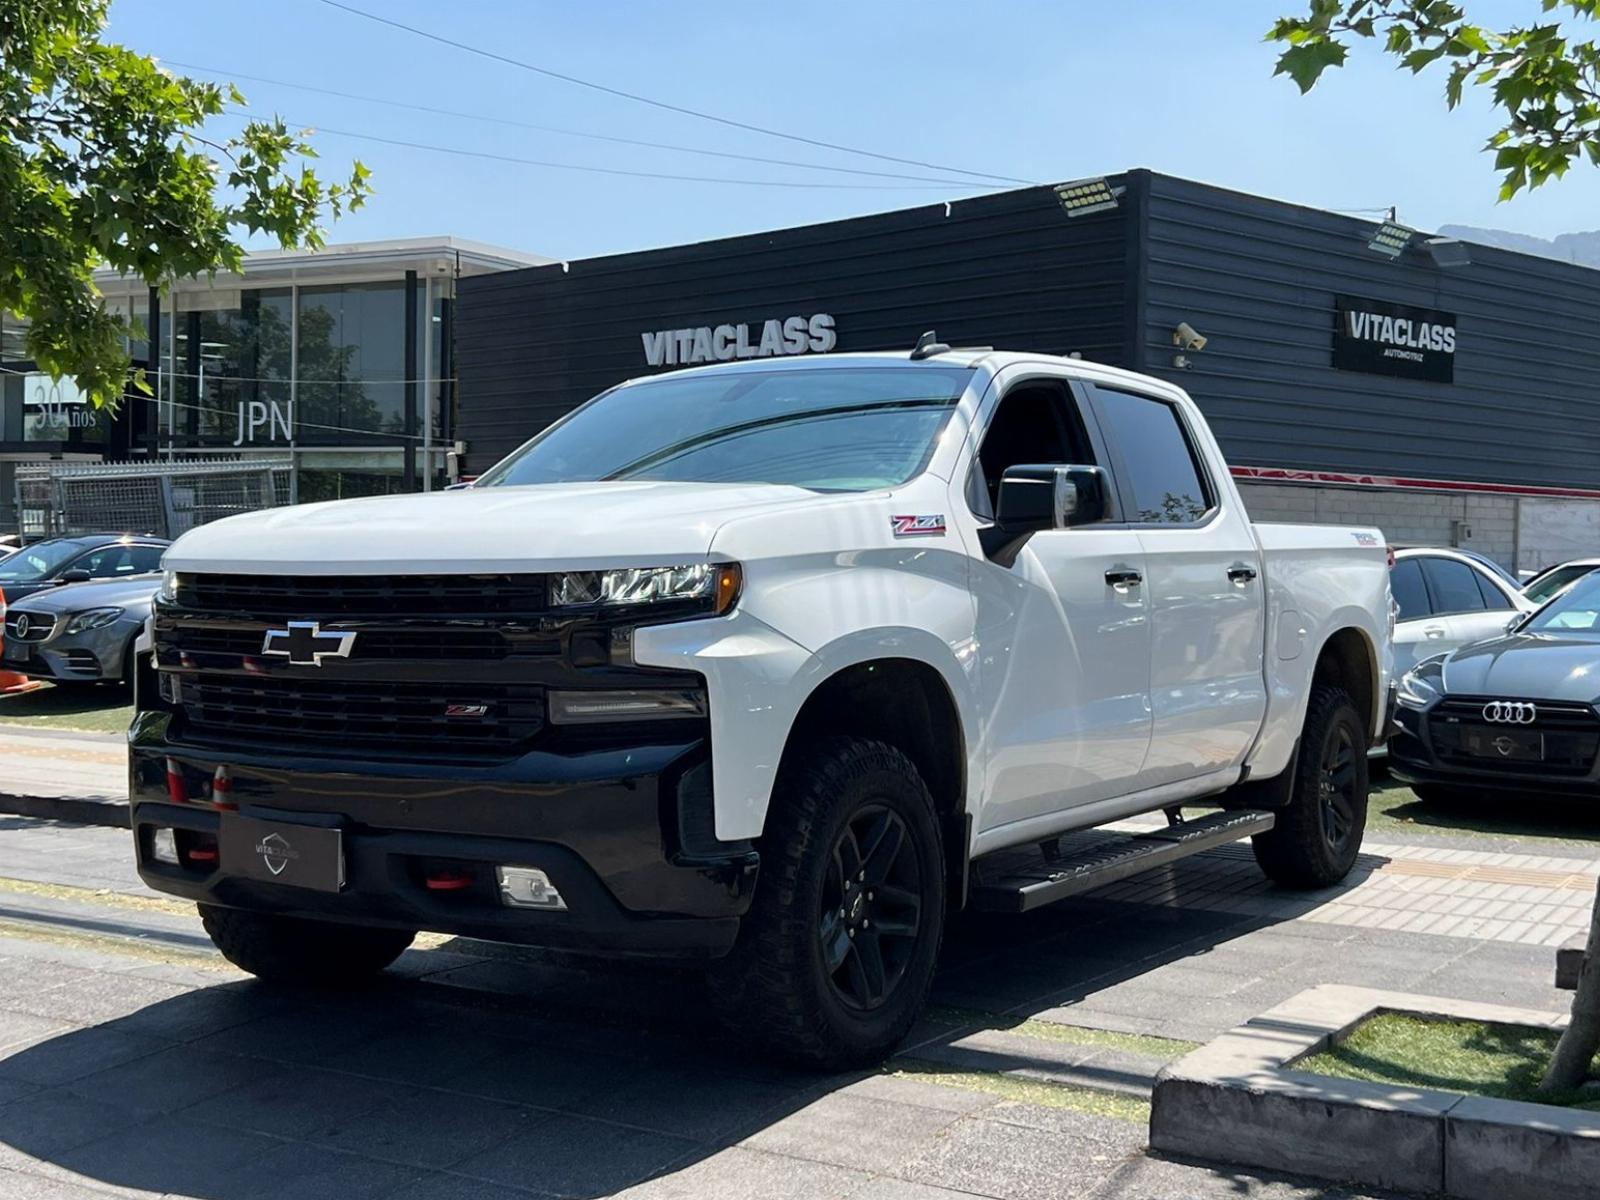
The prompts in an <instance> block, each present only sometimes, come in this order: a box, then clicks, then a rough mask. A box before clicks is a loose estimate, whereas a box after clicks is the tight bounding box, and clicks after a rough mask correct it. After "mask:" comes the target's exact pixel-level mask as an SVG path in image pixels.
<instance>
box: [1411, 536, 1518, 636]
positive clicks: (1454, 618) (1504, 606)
mask: <svg viewBox="0 0 1600 1200" xmlns="http://www.w3.org/2000/svg"><path fill="white" fill-rule="evenodd" d="M1421 562H1422V575H1423V578H1424V579H1426V580H1427V581H1428V593H1429V595H1431V596H1432V597H1433V611H1434V616H1435V618H1436V619H1437V620H1441V621H1443V623H1444V627H1445V636H1444V639H1443V641H1444V645H1442V646H1441V647H1440V649H1441V650H1454V649H1456V648H1457V647H1459V646H1469V645H1471V644H1472V643H1473V642H1482V641H1486V640H1488V639H1489V638H1492V637H1498V636H1499V635H1500V634H1502V633H1504V632H1505V628H1506V622H1507V621H1508V620H1509V619H1510V617H1511V615H1512V613H1513V612H1514V611H1515V606H1514V605H1513V603H1512V601H1511V600H1510V598H1509V597H1507V596H1506V595H1505V593H1504V592H1503V591H1501V589H1500V588H1499V587H1498V586H1496V584H1495V583H1494V581H1493V578H1492V577H1491V576H1490V574H1489V573H1488V572H1487V571H1484V570H1480V569H1479V568H1478V567H1476V566H1473V565H1471V564H1469V563H1465V562H1462V561H1461V560H1460V559H1457V558H1446V557H1444V556H1443V555H1427V556H1425V557H1423V558H1422V560H1421Z"/></svg>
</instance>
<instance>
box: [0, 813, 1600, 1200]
mask: <svg viewBox="0 0 1600 1200" xmlns="http://www.w3.org/2000/svg"><path fill="white" fill-rule="evenodd" d="M126 841H127V835H126V833H121V832H117V831H113V830H107V829H92V828H74V827H69V826H63V825H54V824H51V823H48V822H42V821H34V820H30V819H28V818H23V817H10V818H4V817H0V1196H4V1197H7V1198H8V1200H9V1198H10V1197H12V1196H16V1197H19V1198H21V1197H50V1198H52V1200H62V1198H66V1200H91V1197H103V1196H104V1195H106V1194H108V1193H109V1194H114V1195H122V1196H130V1195H131V1196H141V1197H142V1196H162V1195H170V1196H187V1197H199V1198H202V1200H235V1198H236V1197H249V1196H257V1195H259V1196H272V1197H283V1198H286V1200H311V1198H313V1197H323V1196H327V1197H335V1196H336V1197H341V1198H342V1197H365V1196H374V1197H380V1196H381V1197H401V1198H404V1200H421V1198H422V1197H424V1196H426V1197H430V1198H437V1197H446V1198H451V1197H455V1198H460V1200H466V1198H468V1197H471V1198H474V1200H512V1198H513V1197H527V1196H550V1195H562V1196H579V1197H599V1196H612V1195H621V1196H628V1197H639V1198H644V1200H654V1198H657V1197H673V1196H685V1197H688V1196H694V1197H701V1196H710V1195H714V1196H718V1197H724V1196H727V1197H741V1196H750V1197H762V1198H766V1197H786V1196H793V1197H802V1198H805V1200H811V1198H823V1197H851V1198H854V1197H864V1198H868V1200H871V1198H875V1197H876V1198H886V1200H940V1198H944V1200H955V1198H956V1197H959V1196H972V1195H977V1196H987V1197H995V1198H1000V1200H1012V1198H1017V1200H1033V1198H1041V1200H1042V1198H1046V1197H1069V1198H1076V1197H1087V1198H1091V1200H1156V1198H1157V1197H1160V1198H1162V1200H1167V1198H1179V1197H1181V1198H1184V1200H1188V1198H1191V1197H1192V1198H1194V1200H1212V1198H1216V1200H1222V1198H1223V1197H1230V1198H1233V1197H1246V1198H1252V1200H1254V1198H1260V1200H1291V1198H1294V1200H1311V1198H1312V1197H1333V1196H1343V1195H1346V1193H1343V1192H1340V1191H1339V1190H1337V1189H1332V1190H1329V1189H1327V1188H1326V1187H1324V1186H1320V1185H1311V1184H1305V1183H1300V1182H1297V1181H1294V1180H1288V1179H1274V1178H1263V1177H1261V1176H1260V1175H1257V1174H1253V1173H1250V1172H1239V1171H1232V1170H1222V1169H1216V1168H1211V1167H1206V1166H1204V1165H1199V1164H1193V1163H1179V1162H1169V1161H1163V1160H1160V1159H1156V1158H1152V1157H1150V1156H1149V1155H1148V1154H1147V1153H1146V1152H1145V1150H1144V1146H1145V1142H1146V1125H1145V1122H1146V1120H1147V1105H1146V1101H1145V1096H1146V1095H1147V1093H1148V1087H1149V1080H1150V1078H1151V1076H1152V1075H1153V1074H1154V1072H1155V1071H1156V1070H1158V1069H1159V1067H1160V1066H1161V1065H1162V1063H1163V1062H1165V1061H1168V1060H1169V1059H1171V1058H1172V1057H1175V1056H1176V1055H1178V1054H1181V1053H1183V1052H1184V1051H1185V1050H1186V1049H1187V1048H1188V1045H1189V1043H1191V1042H1195V1041H1201V1040H1205V1039H1208V1038H1210V1037H1212V1036H1215V1035H1216V1034H1217V1033H1220V1032H1222V1031H1223V1030H1224V1029H1226V1028H1228V1027H1230V1026H1232V1025H1234V1024H1236V1023H1238V1022H1239V1021H1241V1020H1243V1019H1245V1017H1247V1016H1253V1015H1255V1014H1257V1013H1259V1012H1261V1011H1263V1010H1264V1009H1266V1008H1268V1007H1271V1006H1272V1005H1274V1004H1276V1003H1278V1002H1279V1001H1280V1000H1281V999H1283V998H1286V997H1287V996H1289V995H1292V994H1294V993H1295V992H1297V991H1299V990H1301V989H1303V988H1304V987H1307V986H1310V984H1312V983H1316V982H1324V981H1330V982H1351V983H1358V984H1365V985H1368V986H1376V987H1393V988H1400V989H1403V990H1410V991H1422V992H1432V993H1435V994H1444V995H1455V996H1462V997H1465V998H1469V999H1482V1000H1494V1001H1500V1002H1504V1003H1512V1004H1518V1005H1525V1006H1530V1007H1541V1008H1545V1009H1547V1010H1549V1011H1557V1010H1559V1009H1560V1008H1562V1007H1564V1005H1565V1003H1566V1001H1567V998H1566V997H1565V996H1564V995H1562V994H1560V993H1557V992H1555V991H1554V990H1553V989H1552V988H1551V987H1550V986H1549V980H1550V965H1551V961H1552V959H1551V951H1549V950H1548V949H1547V948H1545V947H1543V946H1537V945H1532V944H1524V943H1523V942H1521V941H1517V940H1500V941H1495V940H1483V939H1481V938H1480V939H1470V938H1465V937H1458V936H1436V935H1430V934H1427V933H1416V932H1406V931H1404V930H1400V929H1392V928H1383V927H1377V926H1366V925H1360V924H1340V923H1334V922H1328V921H1320V920H1317V919H1315V918H1316V915H1317V914H1318V913H1320V912H1322V911H1323V910H1325V909H1327V908H1329V907H1333V906H1337V905H1339V904H1340V903H1342V902H1343V900H1344V899H1345V898H1347V897H1348V895H1350V894H1356V893H1359V892H1360V890H1361V889H1362V888H1363V887H1366V886H1368V881H1367V879H1363V880H1362V881H1360V882H1358V883H1357V884H1356V885H1355V886H1354V887H1353V889H1351V892H1348V893H1341V892H1338V891H1337V890H1334V891H1332V892H1331V893H1330V894H1329V895H1327V896H1324V897H1322V898H1320V900H1314V903H1315V904H1316V905H1317V906H1316V907H1313V908H1311V909H1309V910H1308V909H1306V908H1305V907H1304V905H1305V903H1306V902H1307V898H1305V897H1302V896H1295V895H1293V894H1291V893H1282V892H1278V891H1275V890H1273V889H1270V888H1261V889H1255V888H1253V880H1249V879H1247V877H1246V876H1245V875H1243V874H1242V873H1235V872H1232V871H1231V870H1230V869H1229V868H1230V862H1231V860H1229V859H1228V858H1227V856H1223V858H1222V860H1221V864H1220V866H1218V865H1217V864H1213V865H1212V866H1210V867H1206V866H1202V865H1196V864H1192V863H1191V864H1184V865H1181V866H1187V867H1188V870H1186V871H1185V870H1180V869H1173V870H1172V871H1169V872H1167V873H1165V874H1163V875H1162V876H1161V878H1159V879H1157V878H1151V879H1149V880H1147V881H1146V882H1145V886H1146V888H1147V889H1149V890H1148V894H1147V895H1146V897H1145V899H1142V900H1141V899H1136V898H1130V897H1120V898H1118V897H1114V896H1112V895H1111V894H1110V893H1112V892H1114V891H1115V890H1116V889H1105V890H1104V891H1103V892H1102V893H1101V894H1099V895H1095V896H1090V897H1086V898H1084V899H1082V900H1077V901H1071V902H1067V903H1065V904H1062V905H1059V906H1055V907H1053V908H1049V909H1045V910H1043V911H1041V912H1039V913H1034V914H1028V915H1027V916H1024V917H1021V918H1017V917H1004V918H998V917H996V918H988V917H983V918H977V917H975V918H970V919H963V920H960V921H958V922H956V923H955V924H954V925H953V926H952V928H951V930H950V932H949V935H948V938H947V944H946V951H945V960H944V963H945V965H944V967H943V969H942V970H941V972H940V975H939V979H938V983H937V995H936V1003H935V1005H934V1008H933V1009H932V1011H931V1012H930V1015H929V1018H928V1019H927V1020H926V1021H924V1022H923V1023H922V1025H921V1026H920V1027H919V1028H918V1030H917V1031H916V1032H915V1034H914V1036H913V1037H912V1038H911V1039H909V1041H908V1043H907V1044H906V1046H905V1047H903V1049H902V1051H901V1053H900V1054H899V1055H898V1056H897V1057H896V1058H895V1060H893V1061H892V1062H891V1063H889V1064H888V1065H887V1067H886V1068H885V1069H884V1070H883V1071H878V1072H871V1073H858V1074H852V1075H845V1076H835V1077H829V1076H817V1075H814V1074H806V1073H797V1072H792V1071H788V1070H784V1069H781V1068H777V1067H773V1066H771V1065H768V1064H766V1063H764V1062H761V1061H758V1060H754V1059H751V1058H749V1057H748V1056H746V1055H743V1054H742V1053H741V1052H740V1051H739V1050H738V1049H737V1048H735V1047H732V1046H730V1045H729V1044H728V1043H727V1042H726V1039H724V1038H723V1037H722V1036H721V1035H720V1033H719V1031H718V1030H717V1028H716V1026H715V1025H714V1024H713V1023H712V1022H711V1020H710V1018H709V1016H708V1010H707V1005H706V1001H705V993H704V990H703V984H701V983H700V981H699V980H698V979H696V978H695V977H694V976H692V975H689V974H685V973H674V972H665V971H661V970H652V969H646V968H640V967H629V966H618V965H596V964H586V963H582V962H578V961H574V960H569V959H563V958H560V957H556V956H547V955H541V954H538V953H533V952H527V951H520V950H514V949H508V948H500V947H490V946H486V945H484V944H481V943H470V942H464V941H459V940H451V939H445V938H428V939H420V940H419V948H418V949H414V950H412V951H410V952H408V953H407V954H406V955H405V956H404V957H403V958H402V959H401V961H400V963H399V964H398V968H397V970H396V971H395V972H393V973H392V975H391V977H390V978H388V979H386V980H385V981H384V982H383V983H382V984H381V985H379V986H378V987H376V988H373V989H371V990H368V991H363V992H360V993H357V994H354V995H347V996H342V997H341V996H329V995H325V994H324V995H310V994H300V993H282V992H271V991H268V990H267V989H264V988H262V987H260V986H258V985H256V984H254V983H252V982H249V981H247V980H246V979H245V978H244V977H243V976H241V975H239V974H238V973H237V972H235V971H233V970H231V969H230V968H228V967H227V966H226V965H225V964H223V963H222V962H221V961H220V960H219V959H218V958H217V957H216V956H215V955H214V954H213V953H212V952H211V951H210V948H209V946H208V944H207V943H206V941H205V939H204V936H203V933H201V931H200V930H199V927H198V922H197V921H196V919H195V917H194V914H193V910H192V909H190V908H188V907H187V906H185V905H182V904H178V903H176V902H173V901H170V900H167V899H164V898H159V897H156V896H154V895H153V894H151V893H149V892H147V891H145V890H144V889H142V888H141V887H140V886H139V884H138V882H137V879H136V877H135V876H134V874H133V872H132V868H131V864H130V863H129V861H128V856H127V845H126ZM1390 849H1391V850H1394V851H1396V852H1397V853H1398V852H1404V855H1405V856H1406V857H1405V859H1404V861H1412V862H1418V863H1427V862H1436V861H1439V860H1437V859H1435V858H1431V857H1421V856H1418V855H1417V854H1416V853H1415V851H1417V850H1418V849H1425V848H1419V847H1409V846H1404V845H1400V844H1396V845H1395V846H1393V847H1390ZM1531 857H1532V858H1543V857H1545V856H1541V855H1531ZM1391 861H1401V860H1400V859H1398V858H1396V859H1392V860H1391ZM1440 865H1441V866H1442V867H1444V868H1448V869H1449V870H1451V871H1459V870H1466V871H1468V872H1469V873H1470V872H1472V871H1478V870H1485V869H1487V870H1496V869H1511V870H1522V871H1546V872H1547V873H1548V874H1549V875H1550V876H1551V877H1552V878H1551V879H1550V880H1546V881H1545V882H1549V883H1553V882H1554V881H1555V878H1556V877H1559V878H1561V879H1565V878H1567V877H1569V876H1572V875H1581V874H1584V873H1586V872H1588V871H1590V870H1592V869H1594V867H1595V864H1594V862H1593V861H1592V860H1590V859H1588V858H1576V857H1574V858H1553V859H1551V861H1548V862H1524V861H1521V860H1512V861H1510V862H1504V863H1499V864H1487V863H1484V862H1482V861H1480V859H1479V858H1478V857H1477V856H1475V855H1473V854H1472V853H1471V852H1468V854H1467V857H1465V858H1459V857H1457V858H1452V859H1450V860H1447V861H1443V862H1441V864H1440ZM1373 873H1378V874H1381V873H1382V872H1381V871H1380V870H1379V869H1378V867H1377V865H1376V864H1374V866H1373ZM1151 874H1152V876H1155V875H1156V874H1157V873H1151ZM1368 878H1369V879H1370V875H1369V876H1368ZM1408 878H1409V877H1408ZM1415 878H1418V879H1429V878H1433V876H1430V875H1419V876H1416V877H1415ZM1228 879H1233V880H1234V886H1236V887H1237V889H1238V890H1239V893H1240V894H1239V896H1237V897H1236V899H1238V900H1240V901H1243V900H1249V901H1250V902H1251V903H1250V904H1249V905H1247V906H1243V907H1245V908H1248V909H1249V911H1230V910H1229V909H1228V908H1227V907H1225V906H1224V905H1223V898H1224V897H1223V894H1224V892H1225V890H1226V885H1225V881H1226V880H1228ZM1130 882H1133V881H1130ZM1468 882H1471V880H1468ZM1520 886H1532V885H1530V884H1524V885H1520ZM1420 894H1422V895H1426V894H1428V893H1420ZM1208 905H1209V906H1208ZM1236 907H1238V906H1236ZM1180 1039H1186V1040H1180ZM7 1172H9V1173H7Z"/></svg>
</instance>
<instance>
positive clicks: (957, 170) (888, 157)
mask: <svg viewBox="0 0 1600 1200" xmlns="http://www.w3.org/2000/svg"><path fill="white" fill-rule="evenodd" d="M319 3H322V4H326V5H327V6H328V7H329V8H337V9H339V10H341V11H342V12H347V13H351V14H353V15H354V16H358V17H362V18H364V19H365V20H368V21H375V22H377V23H378V24H380V25H388V26H389V27H390V28H392V29H401V30H404V31H405V32H406V33H411V34H415V35H416V36H417V37H420V38H426V39H428V40H429V41H430V42H438V43H439V44H440V45H442V46H450V47H453V48H454V49H456V50H464V51H465V52H466V53H468V54H476V55H478V56H479V57H480V58H487V59H491V60H493V61H495V62H500V63H505V64H506V65H507V66H512V67H517V68H519V69H521V70H524V71H532V72H533V73H534V74H536V75H544V76H546V77H548V78H550V79H559V80H561V81H562V82H563V83H570V84H574V85H576V86H578V87H584V88H589V89H590V90H592V91H596V92H604V93H605V94H606V95H608V96H617V97H620V98H621V99H623V100H632V101H634V102H635V103H637V104H648V105H649V106H650V107H651V108H659V109H664V110H665V111H667V112H674V113H678V114H679V115H681V116H686V117H695V118H696V119H698V120H701V121H713V122H715V123H716V124H718V125H726V126H728V127H729V128H730V129H743V130H745V131H746V132H748V133H760V134H764V135H765V136H767V137H775V138H782V139H784V140H785V141H789V142H800V143H802V144H804V145H807V146H817V147H819V148H821V149H823V150H837V151H839V152H841V153H843V154H859V155H861V156H862V157H864V158H876V159H879V160H881V161H883V162H893V163H900V164H901V165H902V166H908V167H922V168H924V169H925V170H929V171H946V172H949V173H950V174H953V175H970V176H972V177H973V178H975V179H989V180H994V181H996V182H1000V183H1018V184H1023V185H1032V184H1033V182H1034V181H1033V180H1029V179H1018V178H1016V177H1015V176H1011V175H997V174H995V173H994V172H992V171H969V170H967V169H965V168H964V167H950V166H945V165H943V164H942V163H933V162H924V161H923V160H922V159H917V158H900V157H897V156H896V155H893V154H880V153H878V152H877V151H875V150H861V149H858V148H857V147H855V146H846V145H842V144H840V143H838V142H827V141H823V140H822V139H821V138H813V137H806V136H805V135H803V134H798V133H785V132H784V131H783V130H781V129H768V128H767V127H766V126H764V125H753V124H750V123H749V122H746V121H737V120H734V119H733V118H732V117H722V116H718V115H717V114H716V113H709V112H702V111H701V110H699V109H696V108H687V107H685V106H683V105H681V104H671V103H669V102H667V101H665V100H656V99H654V98H652V97H650V96H641V95H639V94H638V93H637V92H627V91H623V90H622V89H621V88H614V87H611V86H609V85H607V84H604V83H595V82H594V81H593V80H589V79H580V78H578V77H577V76H576V75H567V74H565V73H563V72H561V71H555V70H552V69H551V68H549V67H541V66H538V65H537V64H535V63H530V62H525V61H523V60H522V59H518V58H512V57H510V56H509V55H505V54H499V53H496V52H495V51H493V50H485V49H483V48H482V47H481V46H471V45H468V44H467V43H466V42H458V41H456V40H455V39H453V38H447V37H445V36H444V35H442V34H438V33H432V32H430V31H428V30H426V29H419V28H417V27H416V26H415V25H407V24H406V23H405V22H404V21H396V20H394V19H393V18H392V17H385V16H380V15H379V14H378V13H374V12H368V11H366V10H365V9H362V8H356V7H355V6H354V5H350V4H344V3H341V0H319Z"/></svg>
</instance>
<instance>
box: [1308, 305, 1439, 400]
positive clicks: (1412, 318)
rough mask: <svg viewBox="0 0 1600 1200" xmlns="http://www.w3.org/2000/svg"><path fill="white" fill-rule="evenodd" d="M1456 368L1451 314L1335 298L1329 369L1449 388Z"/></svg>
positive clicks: (1427, 309)
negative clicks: (1427, 381) (1331, 353)
mask: <svg viewBox="0 0 1600 1200" xmlns="http://www.w3.org/2000/svg"><path fill="white" fill-rule="evenodd" d="M1455 364H1456V317H1455V314H1454V313H1447V312H1439V311H1438V310H1437V309H1432V308H1411V307H1410V306H1408V305H1404V304H1385V303H1384V302H1383V301H1381V300H1362V299H1359V298H1357V297H1355V296H1336V297H1334V317H1333V365H1334V367H1335V368H1337V369H1338V370H1341V371H1366V372H1367V373H1368V374H1372V375H1396V376H1399V377H1400V378H1402V379H1426V380H1430V381H1431V382H1434V383H1451V382H1453V381H1454V380H1455Z"/></svg>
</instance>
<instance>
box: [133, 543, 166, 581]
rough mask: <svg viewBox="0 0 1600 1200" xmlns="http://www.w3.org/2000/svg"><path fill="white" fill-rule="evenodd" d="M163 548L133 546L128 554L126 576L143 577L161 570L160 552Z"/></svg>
mask: <svg viewBox="0 0 1600 1200" xmlns="http://www.w3.org/2000/svg"><path fill="white" fill-rule="evenodd" d="M165 549H166V547H165V546H135V547H133V549H132V550H130V551H129V552H128V566H127V570H126V571H125V572H124V573H125V574H128V575H145V574H148V573H149V572H151V571H157V570H160V569H161V552H162V551H163V550H165Z"/></svg>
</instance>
